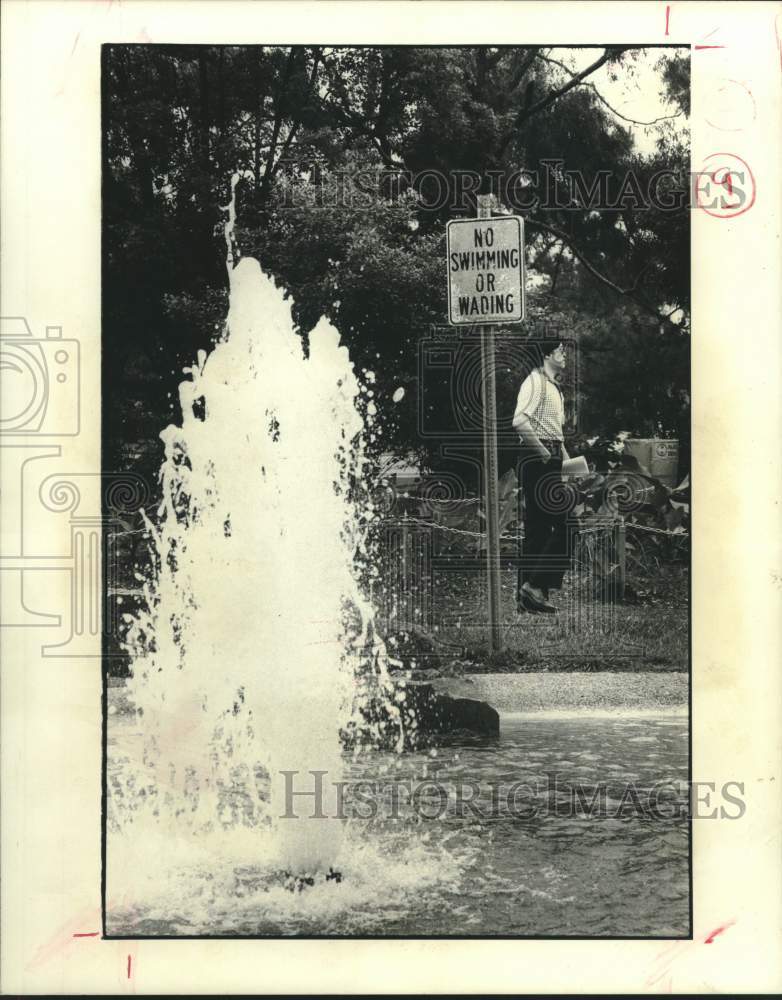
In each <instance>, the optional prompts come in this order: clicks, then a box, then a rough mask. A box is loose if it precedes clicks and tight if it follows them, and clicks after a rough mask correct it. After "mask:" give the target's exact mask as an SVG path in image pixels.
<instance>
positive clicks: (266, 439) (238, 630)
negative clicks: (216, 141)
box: [117, 179, 394, 874]
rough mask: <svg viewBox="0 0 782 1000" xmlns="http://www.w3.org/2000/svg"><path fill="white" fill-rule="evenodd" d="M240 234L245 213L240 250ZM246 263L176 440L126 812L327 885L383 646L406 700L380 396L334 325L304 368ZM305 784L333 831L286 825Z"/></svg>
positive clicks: (131, 638) (307, 814) (138, 659)
mask: <svg viewBox="0 0 782 1000" xmlns="http://www.w3.org/2000/svg"><path fill="white" fill-rule="evenodd" d="M235 180H236V179H235ZM234 186H235V181H234ZM233 219H234V210H233V202H232V205H231V206H230V212H229V225H228V227H227V229H226V237H227V240H228V242H229V247H230V242H231V229H232V225H233ZM231 264H232V255H231V254H230V253H229V275H230V308H229V314H228V320H227V328H226V333H225V335H224V337H223V338H222V339H221V340H220V341H219V342H218V343H217V345H216V346H215V348H214V349H213V350H212V352H211V353H210V354H209V355H208V356H207V355H206V354H205V353H204V352H199V357H198V362H197V364H195V365H194V366H193V368H192V369H190V370H189V376H190V377H189V378H188V379H186V380H185V381H183V382H182V383H181V385H180V387H179V399H180V403H181V409H182V423H181V426H175V425H172V426H169V427H168V428H166V430H165V431H164V432H163V433H162V435H161V437H162V439H163V441H164V443H165V460H164V463H163V467H162V470H161V484H162V492H163V500H162V503H161V506H160V509H159V517H158V519H157V523H156V524H155V525H152V524H150V525H149V529H150V531H151V532H152V534H153V540H154V550H155V554H156V560H157V566H156V568H155V572H154V573H153V575H152V577H151V579H149V580H148V581H146V583H145V587H144V589H145V604H146V607H145V608H144V609H143V610H142V611H141V612H140V613H139V614H138V615H136V616H135V617H133V618H131V619H130V620H129V625H130V628H129V632H128V639H127V642H128V648H129V649H130V650H131V652H132V654H133V663H132V671H133V676H132V678H131V680H130V682H129V694H130V697H131V699H132V701H133V703H134V705H135V706H136V708H137V709H138V710H140V711H139V712H138V714H137V717H136V718H137V725H138V727H139V730H140V733H141V739H142V740H143V744H144V751H143V757H144V761H143V766H141V767H137V768H136V770H135V771H133V770H132V769H131V768H130V767H127V768H126V771H127V772H128V773H127V774H126V775H125V776H124V778H123V782H124V791H123V793H122V794H121V795H120V796H119V797H118V798H119V802H118V805H117V810H118V812H122V810H123V808H124V809H125V812H126V816H125V819H124V820H123V819H120V825H123V823H124V822H125V820H127V818H128V817H127V814H128V813H130V812H131V811H135V813H136V814H138V813H139V812H140V811H142V812H143V811H144V810H146V813H145V814H146V815H148V813H149V811H150V810H151V812H152V813H153V814H154V816H155V821H156V822H157V823H163V824H168V827H167V829H168V831H169V835H170V837H171V838H173V839H172V843H174V844H176V843H177V842H178V838H179V839H181V838H182V836H183V831H184V830H188V831H190V832H191V833H193V834H196V835H197V836H200V835H205V834H207V833H210V832H211V833H214V832H215V831H217V832H219V830H220V829H221V828H222V829H224V830H226V829H228V828H230V827H235V826H236V825H237V823H239V825H242V823H243V825H244V826H245V828H246V827H249V828H251V829H255V830H258V829H260V830H262V831H263V833H264V836H265V837H266V838H267V839H268V840H270V841H271V844H272V847H273V849H270V847H269V843H267V844H266V847H265V851H263V852H261V853H264V854H265V855H266V856H267V857H270V858H271V859H272V862H271V863H277V864H279V866H280V867H282V868H286V869H287V870H289V871H292V872H294V873H297V874H298V873H314V872H317V871H326V870H327V869H328V868H329V867H330V866H331V865H333V864H334V863H335V859H336V857H337V853H338V850H339V845H340V839H341V836H342V824H341V822H340V821H339V820H338V819H336V818H334V816H335V813H336V802H335V798H334V794H333V789H334V783H335V782H338V781H339V780H340V776H341V764H340V757H341V744H340V729H341V727H343V726H344V725H345V724H346V722H347V721H348V718H349V716H350V714H351V710H352V709H353V708H354V702H355V676H354V675H355V669H354V667H355V662H356V656H357V653H358V652H359V651H363V652H364V653H366V649H367V642H369V646H370V655H369V657H368V660H367V662H369V663H370V664H371V665H372V669H374V670H379V671H380V675H379V678H378V679H379V682H380V687H381V689H382V688H383V687H385V688H386V689H387V688H388V677H387V674H386V673H385V668H384V660H383V655H384V650H383V648H382V643H380V642H379V640H377V639H376V638H375V637H374V630H373V629H372V627H371V618H372V615H371V609H370V608H369V606H368V604H367V602H366V600H365V598H364V596H363V595H362V593H361V590H360V588H359V585H358V583H357V579H356V554H357V551H358V552H359V553H361V552H364V553H365V551H366V550H365V547H364V546H365V541H364V538H363V535H362V532H361V530H360V529H359V527H358V524H359V511H358V510H357V508H356V505H355V503H354V501H353V500H352V499H351V496H350V486H351V483H353V482H355V480H356V477H360V476H361V474H362V472H363V462H364V458H363V432H364V423H363V420H362V417H361V414H360V412H359V408H358V404H359V397H360V392H361V387H360V384H359V382H358V379H357V378H356V374H355V372H354V370H353V367H352V365H351V362H350V358H349V356H348V351H347V348H346V347H344V346H341V345H340V337H339V333H338V332H337V330H335V329H334V327H332V326H331V325H330V324H329V323H328V322H327V321H326V320H325V319H322V320H321V321H320V322H319V323H318V324H317V326H316V327H315V329H314V330H313V331H312V332H311V333H310V335H309V356H308V357H305V354H304V350H303V345H302V340H301V338H300V337H299V336H298V334H297V333H296V331H295V329H294V325H293V322H292V318H291V303H290V301H286V300H285V298H284V295H283V292H282V290H281V289H279V288H278V287H276V286H275V284H274V282H273V281H272V279H271V278H269V277H268V276H267V275H265V274H264V273H263V272H262V270H261V268H260V266H259V264H258V263H257V261H255V260H253V259H251V258H244V259H242V260H240V261H239V263H238V264H237V265H236V267H231ZM186 371H187V370H186ZM393 711H394V709H393V708H392V712H393ZM286 771H288V772H298V776H297V777H296V778H295V790H296V791H310V792H311V791H312V790H313V788H314V779H313V778H312V777H311V775H310V774H309V772H311V771H322V772H326V774H325V776H324V779H323V787H324V789H325V790H326V792H327V794H326V796H325V797H324V802H323V812H324V813H325V814H326V816H327V817H328V818H326V819H319V818H311V816H312V812H313V798H312V797H309V798H304V797H301V796H299V797H297V798H296V799H294V800H293V810H294V812H295V813H296V814H297V818H295V819H284V818H281V817H282V816H283V815H284V814H285V813H286V811H288V809H289V807H290V803H288V802H285V800H284V795H283V792H284V788H285V780H284V778H283V777H282V774H283V772H286Z"/></svg>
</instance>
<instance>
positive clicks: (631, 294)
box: [524, 219, 680, 321]
mask: <svg viewBox="0 0 782 1000" xmlns="http://www.w3.org/2000/svg"><path fill="white" fill-rule="evenodd" d="M524 221H525V225H527V226H532V227H533V229H540V230H542V231H543V232H546V233H550V234H551V235H552V236H556V237H557V238H558V239H560V240H562V242H563V243H564V244H565V245H566V246H567V248H568V249H569V250H570V252H571V253H572V254H573V256H574V257H575V258H576V260H578V261H579V263H580V264H582V265H583V266H584V268H586V270H587V271H588V272H589V273H590V274H591V275H592V277H593V278H595V279H596V280H597V281H599V282H600V283H601V284H603V285H605V286H606V287H607V288H610V289H611V290H612V291H613V292H616V294H617V295H621V296H623V297H624V298H629V299H632V301H633V302H635V304H636V305H638V306H640V307H641V308H642V309H644V310H645V311H646V312H648V313H650V314H651V315H652V316H655V317H656V318H657V319H658V320H661V321H664V320H666V319H667V316H666V315H665V314H664V313H661V312H660V311H659V310H658V309H655V307H654V306H650V305H649V304H648V303H647V302H644V301H643V299H640V298H638V296H637V295H636V294H635V292H636V286H637V284H638V279H636V281H635V282H634V284H633V285H631V286H630V287H629V288H622V287H621V286H619V285H617V284H616V282H615V281H611V279H610V278H609V277H607V276H606V275H605V274H603V273H602V272H601V271H598V269H597V268H596V267H595V265H594V264H593V263H592V262H591V261H590V260H589V259H588V258H587V257H586V256H585V255H584V253H583V252H582V251H581V250H579V248H578V247H577V246H575V245H574V243H573V241H572V239H571V238H570V237H569V236H568V235H567V233H563V232H562V231H561V230H560V229H557V228H556V227H555V226H550V225H548V223H546V222H539V221H538V220H537V219H525V220H524ZM639 277H640V276H639ZM677 308H680V307H677ZM673 312H676V309H674V310H673Z"/></svg>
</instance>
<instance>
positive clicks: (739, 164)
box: [695, 153, 757, 219]
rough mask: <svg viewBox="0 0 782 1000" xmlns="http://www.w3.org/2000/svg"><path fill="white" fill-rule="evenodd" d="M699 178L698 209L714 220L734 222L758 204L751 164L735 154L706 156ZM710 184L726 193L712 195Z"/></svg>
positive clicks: (696, 202)
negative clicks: (731, 220)
mask: <svg viewBox="0 0 782 1000" xmlns="http://www.w3.org/2000/svg"><path fill="white" fill-rule="evenodd" d="M696 177H697V180H696V182H695V207H696V208H701V209H703V211H704V212H706V214H707V215H711V216H713V217H714V218H715V219H735V218H736V217H737V216H739V215H743V214H744V213H745V212H748V211H749V210H750V209H751V208H752V206H753V205H754V204H755V197H756V195H757V191H756V188H755V178H754V176H753V174H752V171H751V170H750V168H749V164H747V163H746V162H745V161H744V160H742V158H741V157H740V156H736V154H735V153H712V154H711V156H707V157H706V159H705V160H704V162H703V166H702V167H701V169H700V170H699V171H698V172H697V174H696ZM710 181H711V182H713V183H714V184H716V185H718V186H719V187H721V188H723V190H724V193H720V192H715V191H713V190H712V187H711V184H710ZM726 195H727V197H726ZM728 199H730V200H728Z"/></svg>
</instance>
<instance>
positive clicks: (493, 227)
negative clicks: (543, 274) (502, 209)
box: [446, 215, 524, 326]
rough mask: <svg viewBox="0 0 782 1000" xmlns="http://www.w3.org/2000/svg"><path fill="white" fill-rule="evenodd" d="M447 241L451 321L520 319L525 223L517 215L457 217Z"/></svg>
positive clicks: (457, 322) (449, 231) (470, 321)
mask: <svg viewBox="0 0 782 1000" xmlns="http://www.w3.org/2000/svg"><path fill="white" fill-rule="evenodd" d="M446 242H447V245H448V256H447V265H448V322H449V323H451V324H453V325H454V326H460V325H462V324H464V325H465V326H471V325H473V324H476V323H518V322H520V321H521V320H523V319H524V224H523V222H522V220H521V219H520V218H519V217H518V216H515V215H512V216H505V217H499V218H494V219H453V220H452V221H451V222H449V223H448V225H447V227H446Z"/></svg>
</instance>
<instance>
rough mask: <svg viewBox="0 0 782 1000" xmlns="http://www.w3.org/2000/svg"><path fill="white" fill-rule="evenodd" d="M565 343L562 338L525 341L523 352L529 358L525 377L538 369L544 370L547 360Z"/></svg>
mask: <svg viewBox="0 0 782 1000" xmlns="http://www.w3.org/2000/svg"><path fill="white" fill-rule="evenodd" d="M561 343H563V341H562V338H561V337H560V338H558V339H557V338H554V337H547V338H546V339H539V338H535V339H532V338H530V339H529V340H525V341H524V345H523V350H524V353H525V355H526V356H527V357H528V359H529V361H528V364H527V365H526V366H525V368H526V371H525V373H524V374H525V376H526V375H529V373H530V372H532V371H534V370H535V369H536V368H542V367H543V362H544V361H545V360H546V358H547V357H548V356H549V355H550V354H553V353H554V351H556V349H557V348H558V347H559V345H560V344H561Z"/></svg>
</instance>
